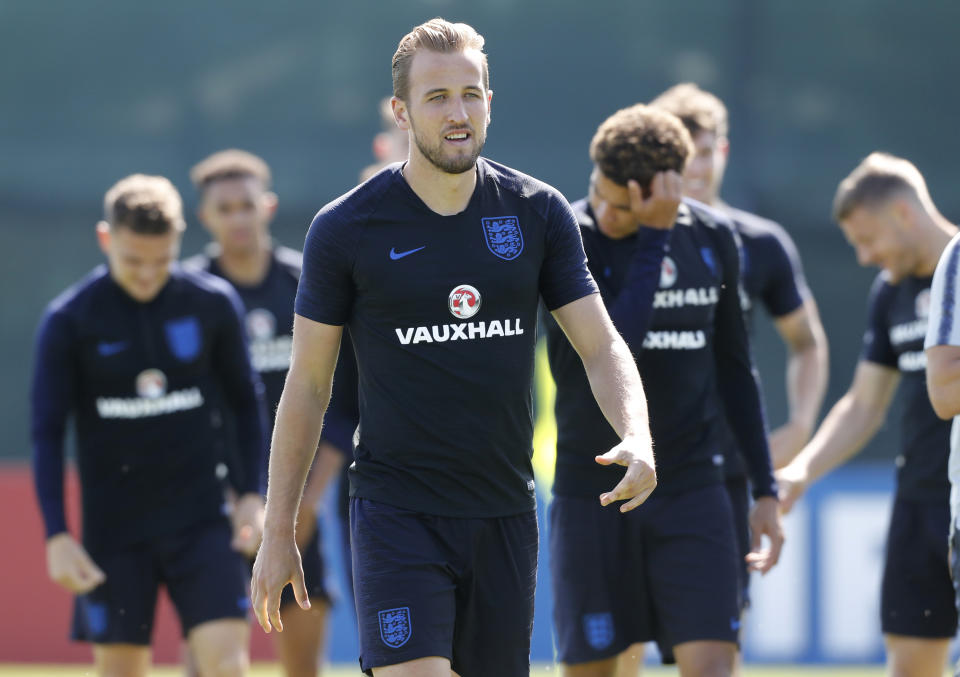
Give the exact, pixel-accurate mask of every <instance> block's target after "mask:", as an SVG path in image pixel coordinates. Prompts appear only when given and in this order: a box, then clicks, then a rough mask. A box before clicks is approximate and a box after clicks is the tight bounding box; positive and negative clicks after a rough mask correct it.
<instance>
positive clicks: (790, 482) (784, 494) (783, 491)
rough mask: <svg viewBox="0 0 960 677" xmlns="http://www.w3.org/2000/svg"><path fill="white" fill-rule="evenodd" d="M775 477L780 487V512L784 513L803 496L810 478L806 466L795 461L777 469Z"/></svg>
mask: <svg viewBox="0 0 960 677" xmlns="http://www.w3.org/2000/svg"><path fill="white" fill-rule="evenodd" d="M776 477H777V485H778V486H779V487H780V495H779V498H780V512H781V513H783V514H784V515H786V514H787V513H788V512H790V510H791V509H792V508H793V504H794V503H796V502H797V501H798V500H800V497H801V496H803V492H804V491H806V490H807V484H809V481H810V480H809V477H808V476H807V470H806V468H804V467H802V466H801V465H800V464H798V463H796V462H793V463H790V464H788V465H787V467H785V468H783V469H781V470H778V471H777V472H776Z"/></svg>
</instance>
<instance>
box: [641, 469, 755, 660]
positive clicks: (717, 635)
mask: <svg viewBox="0 0 960 677" xmlns="http://www.w3.org/2000/svg"><path fill="white" fill-rule="evenodd" d="M654 505H655V506H656V508H657V511H656V515H655V516H654V515H651V525H652V526H651V530H652V531H653V533H655V536H654V537H653V538H651V539H650V540H649V541H648V543H647V545H648V555H647V561H648V563H649V589H650V594H651V596H652V598H653V600H654V608H655V615H656V623H657V628H656V633H657V640H658V642H659V643H661V644H662V645H664V646H667V647H673V646H676V645H677V644H681V643H685V642H695V641H706V642H732V643H734V644H736V643H737V641H738V636H739V629H740V608H741V602H740V567H739V562H738V559H739V548H738V546H737V544H736V536H735V534H734V525H733V515H732V510H731V508H730V499H729V496H728V495H727V492H726V488H725V487H724V485H722V484H714V485H709V486H706V487H701V488H699V489H694V490H691V491H687V492H684V493H681V494H677V495H674V496H664V497H661V498H660V500H659V501H657V502H656V503H655V504H654Z"/></svg>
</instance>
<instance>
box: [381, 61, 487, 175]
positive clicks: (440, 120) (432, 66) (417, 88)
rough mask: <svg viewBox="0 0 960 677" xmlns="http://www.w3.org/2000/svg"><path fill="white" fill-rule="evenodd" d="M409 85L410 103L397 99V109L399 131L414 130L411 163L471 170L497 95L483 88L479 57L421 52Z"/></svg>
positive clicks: (454, 171)
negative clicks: (491, 103)
mask: <svg viewBox="0 0 960 677" xmlns="http://www.w3.org/2000/svg"><path fill="white" fill-rule="evenodd" d="M409 83H410V87H409V92H408V94H407V100H406V101H401V100H400V99H394V111H395V114H396V112H397V104H400V105H401V107H402V108H403V111H404V112H405V115H404V116H403V120H402V122H401V124H400V128H401V129H409V130H412V136H413V142H414V143H413V146H412V147H411V149H410V155H411V157H410V161H411V164H419V161H420V159H421V158H422V159H423V160H426V161H427V162H429V163H430V164H431V165H433V166H434V167H436V168H437V169H439V170H441V171H443V172H445V173H447V174H462V173H464V172H467V171H469V170H471V169H473V167H474V166H475V164H476V161H477V157H479V155H480V152H481V151H482V150H483V144H484V143H485V142H486V140H487V125H488V124H490V101H491V98H492V96H493V92H492V91H488V90H487V89H486V88H485V87H484V85H483V61H482V55H481V53H480V52H479V51H478V50H475V49H468V50H465V51H463V52H452V53H440V52H433V51H430V50H427V49H422V50H420V51H418V52H417V53H416V54H415V55H414V57H413V61H411V63H410V77H409ZM416 156H419V157H416Z"/></svg>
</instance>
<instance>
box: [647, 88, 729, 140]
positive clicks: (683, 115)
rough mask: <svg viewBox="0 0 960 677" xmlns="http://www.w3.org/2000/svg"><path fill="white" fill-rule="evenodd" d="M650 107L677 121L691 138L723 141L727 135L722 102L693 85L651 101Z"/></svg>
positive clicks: (725, 113) (727, 129) (671, 91)
mask: <svg viewBox="0 0 960 677" xmlns="http://www.w3.org/2000/svg"><path fill="white" fill-rule="evenodd" d="M650 105H651V106H653V107H655V108H660V109H661V110H665V111H667V112H668V113H673V114H674V115H676V116H677V117H678V118H680V121H681V122H682V123H683V125H684V127H686V128H687V130H688V131H689V132H690V135H691V136H696V135H697V134H699V133H700V132H712V133H713V134H715V135H716V136H717V138H723V139H725V138H727V133H728V132H729V131H730V126H729V122H728V118H727V107H726V106H725V105H723V101H721V100H720V99H719V98H717V97H716V96H715V95H713V94H711V93H710V92H707V91H704V90H702V89H700V88H699V87H698V86H697V85H695V84H694V83H692V82H682V83H680V84H679V85H674V86H673V87H671V88H670V89H668V90H667V91H665V92H664V93H663V94H661V95H660V96H658V97H657V98H656V99H654V100H653V101H651V102H650Z"/></svg>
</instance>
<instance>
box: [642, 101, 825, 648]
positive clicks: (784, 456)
mask: <svg viewBox="0 0 960 677" xmlns="http://www.w3.org/2000/svg"><path fill="white" fill-rule="evenodd" d="M650 105H651V106H654V107H655V108H660V109H662V110H665V111H668V112H670V113H673V114H674V115H676V116H677V117H678V118H680V121H681V122H683V124H684V126H685V127H686V128H687V131H689V132H690V136H691V137H692V138H693V145H694V153H693V157H691V158H690V161H689V162H688V163H687V168H686V171H684V174H683V191H684V194H685V195H686V196H687V197H691V198H693V199H695V200H699V201H700V202H703V203H704V204H707V205H710V206H711V207H714V208H715V209H718V210H719V211H721V212H723V213H724V214H726V215H727V216H728V217H730V219H731V221H732V222H733V225H734V227H735V228H736V230H737V234H738V235H739V236H740V261H741V270H740V279H741V283H742V291H743V292H744V293H743V295H742V296H741V304H742V306H743V309H744V313H745V315H746V316H747V327H748V329H749V328H750V327H751V326H752V315H753V308H754V306H755V305H756V304H757V303H758V302H759V303H762V304H763V307H764V308H765V309H766V311H767V313H768V314H769V316H770V317H771V318H773V323H774V326H775V327H776V329H777V333H778V334H780V338H781V339H783V342H784V344H785V345H786V348H787V363H786V385H787V403H788V406H789V412H788V419H787V422H786V423H784V424H783V425H781V426H780V427H779V428H777V429H776V430H774V431H773V432H771V433H770V456H771V459H772V461H773V467H774V468H779V467H782V466H784V465H786V464H787V463H788V462H789V461H790V459H792V458H793V457H794V456H795V455H796V454H797V452H799V451H800V449H801V448H802V447H803V445H804V444H806V442H807V441H808V440H809V439H810V434H811V433H812V432H813V428H814V426H815V425H816V423H817V415H818V413H819V412H820V406H821V405H822V404H823V397H824V394H825V393H826V390H827V380H828V376H829V374H828V363H829V347H828V346H827V336H826V333H825V332H824V331H823V324H822V323H821V322H820V314H819V313H818V312H817V304H816V302H815V301H814V299H813V295H812V294H811V293H810V290H809V288H808V287H807V282H806V279H805V278H804V275H803V268H802V265H801V263H800V257H799V255H798V253H797V248H796V246H795V245H794V243H793V240H791V239H790V236H789V235H788V234H787V232H786V231H785V230H784V229H783V228H782V227H781V226H780V225H779V224H777V223H774V222H773V221H768V220H767V219H763V218H760V217H759V216H756V215H754V214H750V213H748V212H745V211H742V210H739V209H734V208H732V207H730V206H729V205H727V204H726V203H725V202H724V201H723V200H722V199H721V198H720V189H721V186H722V184H723V176H724V173H725V171H726V167H727V159H728V157H729V153H730V142H729V140H728V137H727V134H728V130H729V124H728V117H727V107H726V106H725V105H724V104H723V102H722V101H721V100H720V99H718V98H717V97H716V96H714V95H713V94H711V93H709V92H705V91H703V90H702V89H700V88H699V87H697V86H696V85H694V84H691V83H684V84H679V85H675V86H674V87H671V88H670V89H668V90H667V91H665V92H664V93H663V94H661V95H660V96H658V97H657V98H656V99H654V100H653V101H652V102H650ZM728 440H729V441H728V443H727V444H726V445H725V446H724V455H725V456H724V466H723V467H724V474H725V476H726V483H727V491H728V492H729V494H730V502H731V504H732V505H733V514H734V524H735V526H736V529H737V542H738V543H739V545H740V553H741V555H742V556H743V557H744V558H745V557H746V555H747V554H748V553H749V552H750V548H751V545H750V528H749V517H748V516H749V511H750V488H749V486H748V483H747V474H746V470H745V468H744V465H743V459H742V458H741V455H740V453H739V452H738V451H737V447H736V442H735V440H734V439H733V436H732V435H729V436H728ZM740 573H741V578H742V584H743V599H742V602H743V604H744V607H745V608H746V607H747V606H749V603H750V596H749V589H750V588H749V586H750V572H749V568H748V566H747V563H746V560H745V559H744V560H743V562H742V567H741V572H740ZM633 650H634V651H640V650H642V647H634V648H633Z"/></svg>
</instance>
